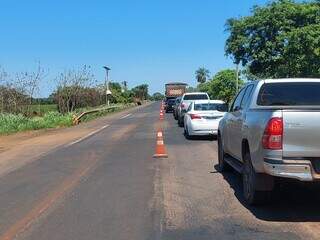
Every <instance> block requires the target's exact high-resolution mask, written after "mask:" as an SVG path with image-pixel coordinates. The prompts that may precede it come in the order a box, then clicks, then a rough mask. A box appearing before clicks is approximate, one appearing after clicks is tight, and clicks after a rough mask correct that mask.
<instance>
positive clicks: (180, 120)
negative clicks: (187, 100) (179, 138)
mask: <svg viewBox="0 0 320 240" xmlns="http://www.w3.org/2000/svg"><path fill="white" fill-rule="evenodd" d="M178 125H179V127H183V125H184V124H183V120H182V119H181V117H179V119H178Z"/></svg>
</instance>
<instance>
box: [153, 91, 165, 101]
mask: <svg viewBox="0 0 320 240" xmlns="http://www.w3.org/2000/svg"><path fill="white" fill-rule="evenodd" d="M162 99H164V95H163V94H161V93H159V92H156V93H154V94H153V95H152V100H153V101H160V100H162Z"/></svg>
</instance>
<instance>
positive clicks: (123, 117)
mask: <svg viewBox="0 0 320 240" xmlns="http://www.w3.org/2000/svg"><path fill="white" fill-rule="evenodd" d="M131 115H132V113H129V114H127V115H125V116H122V117H121V118H120V119H125V118H127V117H130V116H131Z"/></svg>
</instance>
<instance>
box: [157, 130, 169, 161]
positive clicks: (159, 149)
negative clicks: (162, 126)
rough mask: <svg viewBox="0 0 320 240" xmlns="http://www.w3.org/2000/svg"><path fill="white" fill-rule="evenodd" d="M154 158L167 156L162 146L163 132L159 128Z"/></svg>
mask: <svg viewBox="0 0 320 240" xmlns="http://www.w3.org/2000/svg"><path fill="white" fill-rule="evenodd" d="M153 157H154V158H167V157H168V154H167V150H166V147H165V146H164V141H163V134H162V131H161V130H158V132H157V145H156V153H155V154H154V155H153Z"/></svg>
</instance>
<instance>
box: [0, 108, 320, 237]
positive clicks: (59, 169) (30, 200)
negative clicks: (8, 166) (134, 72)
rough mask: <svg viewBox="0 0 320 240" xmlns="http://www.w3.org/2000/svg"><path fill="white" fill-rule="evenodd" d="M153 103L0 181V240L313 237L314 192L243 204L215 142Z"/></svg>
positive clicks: (237, 180) (288, 188) (300, 190)
mask: <svg viewBox="0 0 320 240" xmlns="http://www.w3.org/2000/svg"><path fill="white" fill-rule="evenodd" d="M159 108H160V104H159V103H154V104H151V105H149V106H146V107H143V108H140V109H137V110H134V111H133V112H132V113H131V114H127V115H124V116H122V117H120V118H119V119H115V120H114V121H112V122H111V123H110V124H106V125H104V126H103V127H102V128H100V129H99V131H96V132H95V133H94V134H93V135H91V136H90V137H88V138H85V139H81V141H73V142H71V143H69V144H67V145H65V146H62V147H59V148H57V149H55V150H54V151H51V152H49V153H48V154H45V155H42V156H41V157H40V159H38V160H37V161H33V162H30V163H29V164H27V165H25V166H23V167H21V168H19V169H17V170H15V171H13V172H10V173H9V174H6V175H4V176H1V178H0V240H11V239H30V240H62V239H67V240H73V239H74V240H100V239H101V240H102V239H103V240H122V239H123V240H125V239H126V240H143V239H148V240H149V239H150V240H158V239H161V240H162V239H163V240H202V239H203V240H204V239H205V240H209V239H277V240H278V239H290V240H295V239H319V238H318V236H319V227H320V225H319V221H320V201H319V200H320V196H319V192H320V191H319V190H320V188H319V187H318V186H317V185H314V186H309V185H308V186H306V185H302V184H298V183H292V184H287V183H284V184H282V185H281V186H280V187H279V188H278V189H277V194H276V200H275V201H274V202H273V203H272V204H271V205H269V206H265V207H256V208H253V207H249V206H247V205H246V204H245V203H244V201H243V199H242V196H241V187H242V186H241V177H240V176H239V175H238V174H236V173H234V172H231V173H227V174H224V175H222V174H220V173H218V172H217V171H216V169H215V167H214V166H215V165H216V164H217V145H216V141H214V140H212V139H206V138H198V139H193V140H186V139H185V138H184V136H183V129H182V128H179V127H178V126H177V124H176V122H175V121H174V120H173V117H172V114H167V115H166V116H165V120H164V121H163V122H162V124H161V125H162V127H163V131H164V140H165V144H166V147H167V150H168V155H169V158H167V159H155V158H152V155H153V154H154V151H155V142H156V130H157V129H158V127H159V126H160V125H159V124H160V123H159V120H158V119H159Z"/></svg>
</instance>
